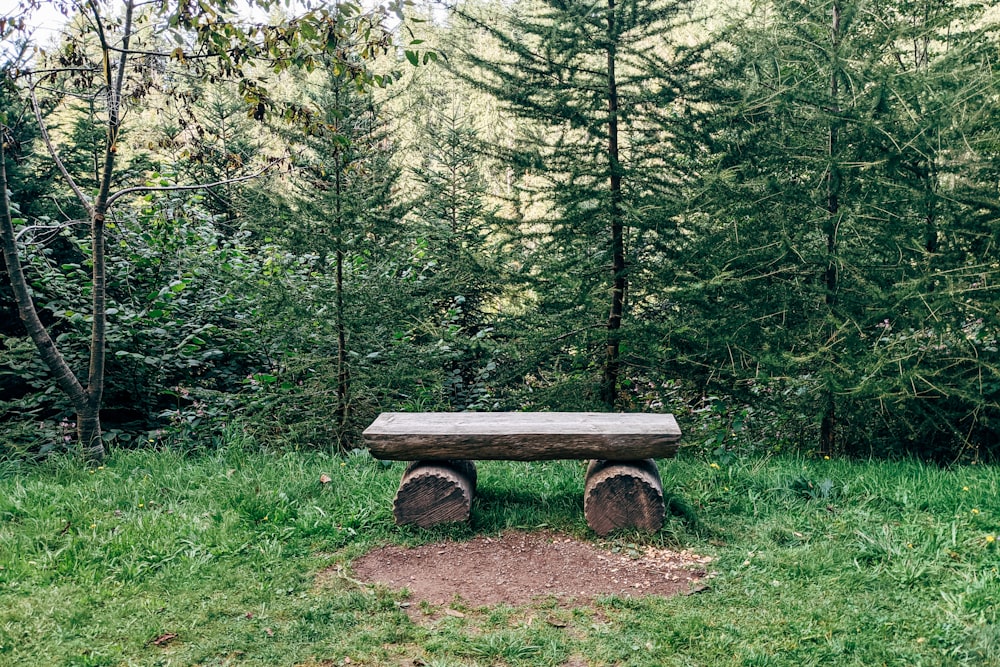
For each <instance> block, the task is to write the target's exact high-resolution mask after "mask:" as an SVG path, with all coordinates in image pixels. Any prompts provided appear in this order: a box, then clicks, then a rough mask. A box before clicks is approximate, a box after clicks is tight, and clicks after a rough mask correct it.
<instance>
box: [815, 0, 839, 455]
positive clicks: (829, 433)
mask: <svg viewBox="0 0 1000 667" xmlns="http://www.w3.org/2000/svg"><path fill="white" fill-rule="evenodd" d="M832 23H833V25H832V31H833V32H832V34H833V43H832V46H831V49H832V58H831V61H832V64H831V72H830V99H831V102H832V108H833V113H834V115H835V116H836V114H838V113H840V101H839V84H838V77H839V74H840V72H839V61H838V58H839V57H840V48H839V47H840V4H839V2H834V3H833V22H832ZM839 126H840V119H839V118H836V117H834V118H833V119H832V120H831V121H830V132H829V144H828V156H829V158H830V164H829V168H828V170H827V176H826V209H827V217H826V223H825V225H824V230H823V231H824V234H825V236H826V259H827V266H826V276H825V278H826V298H825V301H826V307H827V317H828V319H829V325H828V327H827V342H826V344H827V345H829V346H830V347H831V350H832V348H833V347H834V345H835V338H836V336H837V327H836V323H835V322H834V321H833V320H834V314H835V311H836V307H837V291H838V289H839V288H840V285H839V266H838V258H837V253H838V248H837V231H838V227H839V224H840V220H839V212H840V185H841V184H840V169H839V166H838V164H837V154H838V152H839V149H840V147H839V145H838V141H839V129H840V127H839ZM831 355H832V356H833V359H832V360H831V363H832V365H835V364H836V353H835V352H832V351H831ZM825 403H826V406H825V408H824V411H823V418H822V421H821V422H820V431H819V433H820V435H819V448H820V453H823V454H832V453H833V452H834V449H835V447H836V425H837V406H836V398H835V396H834V387H833V386H832V383H831V381H830V380H827V387H826V396H825Z"/></svg>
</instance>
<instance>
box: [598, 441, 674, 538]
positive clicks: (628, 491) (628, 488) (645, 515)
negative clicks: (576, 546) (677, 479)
mask: <svg viewBox="0 0 1000 667" xmlns="http://www.w3.org/2000/svg"><path fill="white" fill-rule="evenodd" d="M583 512H584V515H586V517H587V525H588V526H590V527H591V529H593V531H594V532H595V533H597V534H598V535H600V536H601V537H603V536H605V535H607V534H608V533H610V532H612V531H614V530H618V529H619V528H636V529H638V530H643V531H648V532H656V531H658V530H659V529H660V528H662V527H663V516H664V514H665V513H666V508H665V506H664V503H663V483H662V482H661V481H660V473H659V471H658V470H657V469H656V462H655V461H653V459H643V460H638V461H591V462H590V465H589V466H588V467H587V480H586V482H585V485H584V495H583Z"/></svg>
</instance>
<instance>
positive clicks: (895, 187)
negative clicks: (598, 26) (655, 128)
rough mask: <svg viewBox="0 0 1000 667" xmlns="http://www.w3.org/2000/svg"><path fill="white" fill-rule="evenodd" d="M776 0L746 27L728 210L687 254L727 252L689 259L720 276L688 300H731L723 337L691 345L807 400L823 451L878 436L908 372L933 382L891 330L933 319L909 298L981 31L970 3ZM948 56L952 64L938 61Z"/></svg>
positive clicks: (928, 245)
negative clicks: (894, 346)
mask: <svg viewBox="0 0 1000 667" xmlns="http://www.w3.org/2000/svg"><path fill="white" fill-rule="evenodd" d="M932 5H933V6H934V7H937V10H940V11H941V12H942V13H941V14H939V15H938V14H935V12H934V11H930V10H931V9H932ZM770 9H771V11H769V12H764V13H762V14H759V15H757V17H756V21H757V23H756V24H754V23H752V22H746V23H744V29H743V30H742V31H738V32H734V33H733V34H734V40H735V42H736V46H737V49H736V52H737V53H738V54H739V59H738V61H737V62H736V67H735V69H734V70H733V72H734V76H733V78H732V79H730V80H729V81H730V82H732V84H733V87H732V89H731V90H730V93H731V94H734V96H735V97H736V98H737V99H738V100H739V102H738V104H736V105H734V106H733V107H732V108H731V110H732V113H733V115H730V116H727V117H725V122H726V127H724V128H721V129H720V130H719V131H718V132H717V133H716V135H715V136H716V138H717V139H718V140H719V141H720V144H719V153H720V155H721V156H722V159H721V160H720V164H719V168H718V171H717V175H718V178H716V180H715V183H714V186H716V187H713V188H710V191H714V192H715V193H717V194H718V195H719V198H718V199H717V204H718V207H717V208H709V209H706V210H708V211H711V213H710V217H708V218H706V219H705V220H703V222H702V224H700V225H699V228H698V232H697V234H696V238H697V241H696V244H697V247H696V251H695V252H694V253H692V256H693V257H697V258H702V257H706V256H710V255H711V256H714V257H715V258H716V259H715V260H714V261H712V262H708V263H705V264H703V265H701V266H697V265H694V264H692V265H690V271H691V273H693V274H695V275H696V276H698V277H699V278H700V281H699V283H700V284H701V285H705V286H707V287H708V289H707V290H706V291H705V293H704V294H701V295H693V294H692V295H690V296H692V297H694V298H695V300H694V301H693V302H692V303H696V304H698V305H700V306H702V307H703V308H705V309H706V312H715V313H718V319H719V320H720V321H721V322H722V325H723V327H724V328H723V330H722V331H721V333H722V340H724V341H725V343H726V344H725V346H724V347H722V346H720V345H718V344H713V343H712V342H711V340H707V339H704V338H703V339H701V341H702V342H701V345H700V346H699V345H694V346H691V349H692V351H694V352H693V353H694V354H695V356H696V357H698V358H699V359H700V362H701V363H704V364H705V366H706V367H708V368H713V369H717V370H719V371H721V372H722V373H723V377H724V378H725V384H726V385H727V386H730V387H732V386H735V385H737V384H739V383H746V386H750V387H752V388H754V389H755V391H758V392H763V393H765V394H766V393H768V392H771V391H779V390H781V391H782V392H783V393H782V395H785V393H784V392H785V391H787V392H797V393H799V394H801V395H803V396H807V397H809V400H808V403H807V404H804V405H803V408H804V409H805V411H806V412H807V414H810V415H813V416H815V420H814V421H813V422H812V423H813V425H814V427H815V428H816V430H817V431H818V433H817V435H818V442H817V444H818V448H819V450H820V451H824V452H832V451H834V450H835V449H843V448H844V447H850V448H852V449H853V448H856V447H858V446H859V445H862V446H869V445H870V444H871V442H872V438H873V436H874V435H875V434H876V432H877V431H878V428H879V427H878V424H879V422H883V423H890V422H892V421H895V420H897V419H898V417H899V414H898V412H903V413H905V412H908V410H902V411H900V410H899V407H900V406H899V404H898V403H897V404H896V406H895V407H894V408H889V407H887V403H888V400H889V397H890V396H892V395H895V396H896V398H897V399H898V398H900V397H901V393H900V392H901V390H902V389H903V385H904V384H905V385H909V386H910V387H911V389H913V391H909V390H907V391H905V392H904V393H908V394H910V397H911V398H918V397H920V395H923V396H922V397H923V398H927V397H929V396H930V394H929V393H928V394H924V392H923V390H919V389H916V387H917V384H915V383H913V382H912V380H915V376H916V375H919V374H920V372H919V371H915V369H914V370H913V372H908V371H905V370H904V368H905V366H906V365H907V364H906V362H905V359H904V358H903V357H900V356H896V355H894V354H891V353H890V354H887V353H886V352H887V350H886V347H885V343H886V341H887V340H890V339H891V337H887V336H886V334H887V332H888V329H890V328H891V329H892V330H893V331H898V330H899V329H904V330H908V331H911V332H927V327H928V326H929V325H930V319H931V318H932V317H933V311H932V310H925V309H923V308H914V307H915V306H917V305H918V304H919V303H925V304H926V303H928V300H927V297H928V295H929V291H928V290H927V289H926V288H927V287H928V286H929V283H928V281H927V280H926V279H927V278H929V277H930V276H931V275H933V273H934V271H935V270H934V269H931V268H930V264H932V263H936V262H941V261H944V258H943V255H942V252H941V250H942V246H941V241H942V236H941V230H942V224H943V222H944V218H943V217H942V215H943V214H944V212H945V209H946V208H947V206H946V205H944V204H943V202H944V201H945V200H946V199H948V198H950V195H949V196H942V193H940V192H939V191H938V187H939V186H940V184H941V181H938V180H937V179H938V176H939V175H940V173H941V168H940V166H939V165H940V164H941V163H943V160H942V158H944V156H945V155H950V156H952V157H957V153H955V152H953V151H954V150H955V149H957V148H958V145H956V144H951V146H950V147H948V148H944V146H945V145H947V141H946V140H945V136H946V135H947V134H948V133H949V130H947V129H946V128H948V127H949V126H952V127H954V123H955V121H956V120H957V119H958V118H959V117H960V114H959V115H958V116H956V115H955V111H956V110H957V109H958V107H956V106H955V104H956V103H957V102H958V101H959V100H961V99H962V97H963V94H965V93H959V94H957V95H956V94H955V93H957V91H958V89H963V90H965V91H966V93H967V92H968V90H969V87H968V86H966V85H959V81H961V79H962V78H963V76H962V75H961V74H958V72H960V71H961V70H962V69H963V68H964V67H963V66H961V65H960V64H959V61H960V60H961V59H964V58H966V57H968V56H969V55H971V51H970V50H969V49H968V48H967V45H968V44H970V43H971V42H969V41H967V39H968V35H967V34H965V36H963V33H964V31H961V30H953V28H954V26H953V24H954V25H956V26H957V25H958V24H960V23H961V21H962V20H963V18H966V17H963V14H962V11H961V10H956V9H955V8H949V7H946V6H944V5H940V3H928V5H927V7H925V8H923V9H926V10H927V11H914V10H913V9H912V7H909V6H908V5H905V3H904V4H900V5H899V6H896V5H894V4H892V3H883V4H879V5H870V4H867V3H855V2H847V1H842V0H832V1H831V2H826V3H821V4H819V5H817V4H815V3H806V2H798V1H797V0H796V1H790V2H789V1H786V0H780V1H778V2H774V3H772V5H771V6H770ZM937 10H935V11H937ZM945 17H947V18H945ZM950 30H951V32H950ZM963 45H964V46H963ZM909 53H913V54H914V56H913V58H915V62H916V63H919V66H914V65H913V64H909V65H908V64H907V61H906V58H905V54H909ZM959 54H964V55H961V56H959ZM956 56H958V57H957V58H956ZM935 60H938V61H939V62H938V65H939V66H940V67H941V69H936V67H935V66H931V69H928V66H929V65H930V64H931V63H933V62H934V61H935ZM974 60H975V58H974V59H973V61H974ZM949 61H950V62H949ZM973 61H967V64H970V65H971V63H972V62H973ZM912 62H914V61H912V60H911V63H912ZM946 62H948V64H947V65H946V64H945V63H946ZM956 68H958V69H956ZM934 70H936V73H935V71H934ZM949 70H951V71H952V74H951V75H945V72H947V71H949ZM956 86H957V87H956ZM918 99H919V100H920V101H919V102H918V101H917V100H918ZM980 99H986V98H980ZM928 103H929V104H928ZM961 106H962V105H961V104H959V107H961ZM959 134H961V132H959V133H956V134H952V137H955V138H957V136H958V135H959ZM943 140H945V141H944V143H942V141H943ZM935 165H938V166H935ZM954 220H956V221H957V220H958V219H957V218H955V219H954ZM916 221H919V222H916ZM932 256H933V257H932ZM951 268H952V269H954V268H955V265H954V264H952V265H951ZM918 284H919V285H921V287H918ZM713 302H714V303H715V304H716V305H715V306H714V307H713ZM688 305H689V306H690V305H691V304H688ZM719 306H721V307H722V308H723V309H725V313H724V314H723V313H721V312H720V311H719ZM688 309H689V310H692V311H696V310H697V308H688ZM920 311H922V312H920ZM957 326H958V327H959V328H961V327H962V325H961V324H958V325H957ZM694 338H697V336H694ZM907 356H908V357H909V358H910V359H912V360H914V361H915V360H916V359H917V358H921V359H926V358H927V357H926V356H925V355H923V354H919V353H914V354H912V355H907ZM890 367H891V368H893V369H897V370H899V371H900V372H899V373H898V374H897V376H896V378H895V380H894V382H895V388H892V387H891V386H890V385H891V384H893V383H892V382H888V380H889V378H888V377H887V374H886V372H887V371H888V369H889V368H890ZM928 368H929V367H927V366H925V370H927V369H928ZM772 378H781V380H779V381H777V382H774V381H772ZM876 378H877V381H876V380H875V379H876ZM793 395H794V393H793ZM894 402H895V401H894ZM894 413H897V414H894ZM904 420H905V418H904ZM863 443H866V444H863Z"/></svg>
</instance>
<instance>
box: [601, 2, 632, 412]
mask: <svg viewBox="0 0 1000 667" xmlns="http://www.w3.org/2000/svg"><path fill="white" fill-rule="evenodd" d="M616 32H617V29H616V26H615V0H608V46H607V50H608V169H609V172H610V183H611V211H610V212H611V256H612V257H611V262H612V268H611V270H612V275H613V282H612V290H611V312H610V314H609V315H608V336H607V343H606V345H605V357H604V372H603V377H602V381H601V400H602V401H603V402H604V403H605V404H606V405H607V406H608V407H609V408H614V407H615V404H616V403H617V399H618V383H619V375H620V372H621V359H620V352H621V326H622V316H623V314H624V311H625V290H626V289H627V288H628V277H627V275H626V273H625V225H624V220H623V218H624V213H623V211H622V173H621V164H620V163H619V156H618V82H617V80H616V77H615V61H616V60H617V48H616V43H617V34H616Z"/></svg>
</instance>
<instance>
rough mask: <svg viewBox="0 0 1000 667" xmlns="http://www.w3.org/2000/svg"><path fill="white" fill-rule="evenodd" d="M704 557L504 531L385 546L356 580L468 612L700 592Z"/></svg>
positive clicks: (358, 569)
mask: <svg viewBox="0 0 1000 667" xmlns="http://www.w3.org/2000/svg"><path fill="white" fill-rule="evenodd" d="M711 560H712V559H711V558H710V557H707V556H699V555H697V554H694V553H691V552H687V551H680V552H678V551H670V550H666V549H655V548H652V547H624V548H622V547H619V550H618V552H617V553H616V552H615V551H611V550H606V549H602V548H599V547H598V546H596V545H594V544H591V543H589V542H581V541H579V540H577V539H574V538H571V537H567V536H565V535H559V534H556V533H550V532H530V533H529V532H520V531H511V532H507V533H505V534H504V535H502V536H501V537H499V538H498V537H477V538H475V539H473V540H470V541H468V542H444V543H438V544H430V545H424V546H420V547H416V548H412V549H406V548H402V547H397V546H387V547H382V548H379V549H376V550H374V551H372V552H369V553H368V554H366V555H364V556H362V557H361V558H359V559H357V560H356V561H354V563H353V565H352V569H353V571H354V577H356V578H357V579H358V580H360V581H363V582H366V583H378V584H383V585H385V586H387V587H389V588H392V589H396V590H400V589H404V588H405V589H406V590H408V591H409V593H410V598H409V600H410V601H411V602H413V603H419V602H422V601H426V602H428V603H429V604H432V605H444V604H448V603H451V602H453V601H454V600H455V599H456V597H458V598H461V601H462V602H463V603H464V604H465V605H468V606H471V607H481V606H492V605H496V604H501V603H504V604H508V605H511V606H520V605H525V604H529V603H531V602H533V601H535V600H536V599H539V598H550V597H554V598H556V599H557V600H558V601H559V602H561V603H572V604H576V605H580V604H587V603H588V602H591V601H593V600H594V599H595V598H599V597H602V596H607V595H618V596H632V597H638V596H646V595H661V596H669V595H676V594H678V593H687V594H689V593H693V592H699V591H701V590H704V589H705V588H706V583H705V580H706V579H707V578H708V577H709V576H710V574H709V573H708V572H707V570H706V568H707V567H708V564H709V563H710V562H711Z"/></svg>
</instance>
